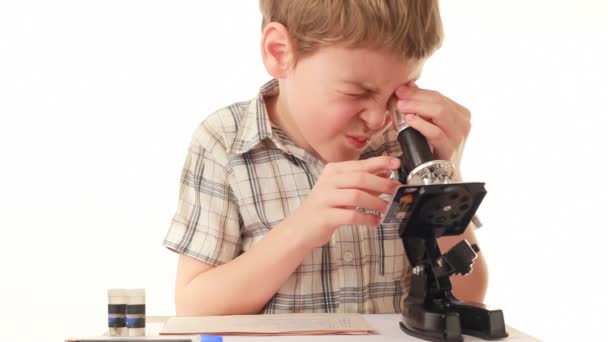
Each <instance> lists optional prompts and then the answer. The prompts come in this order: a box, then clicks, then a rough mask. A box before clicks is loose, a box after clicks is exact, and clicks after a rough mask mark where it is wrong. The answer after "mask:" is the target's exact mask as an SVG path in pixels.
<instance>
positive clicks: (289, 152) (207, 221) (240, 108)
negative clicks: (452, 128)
mask: <svg viewBox="0 0 608 342" xmlns="http://www.w3.org/2000/svg"><path fill="white" fill-rule="evenodd" d="M277 93H278V83H277V81H276V80H273V81H270V82H268V83H267V84H265V85H264V86H263V87H262V88H261V91H260V93H259V94H258V96H257V98H255V99H253V100H252V101H248V102H241V103H236V104H233V105H230V106H228V107H226V108H223V109H221V110H219V111H217V112H215V113H213V114H211V115H210V116H209V117H208V118H206V119H205V120H204V121H203V122H202V124H201V125H200V126H199V128H198V129H197V130H196V131H195V133H194V135H193V139H192V143H191V146H190V150H189V153H188V156H187V159H186V162H185V165H184V169H183V174H182V179H181V189H180V198H179V205H178V208H177V213H176V214H175V217H174V218H173V221H172V224H171V227H170V229H169V231H168V233H167V236H166V238H165V240H164V242H163V244H164V246H166V247H167V248H169V249H171V250H173V251H175V252H177V253H182V254H186V255H188V256H190V257H193V258H195V259H198V260H200V261H202V262H204V263H207V264H211V265H216V266H217V265H222V264H224V263H227V262H229V261H230V260H232V259H234V258H235V257H237V256H238V255H240V254H242V253H244V252H246V251H247V250H249V249H250V248H251V246H252V245H253V244H254V243H256V242H257V241H259V240H260V239H262V238H263V237H264V235H266V233H267V232H268V231H269V230H270V229H272V227H273V226H274V225H276V224H278V223H280V222H281V221H282V220H283V219H285V218H286V217H287V216H289V215H290V213H291V212H293V211H294V210H295V209H296V208H298V207H299V206H300V205H301V204H302V201H303V200H304V199H305V198H306V196H307V195H308V194H309V192H310V191H311V189H312V187H313V186H314V184H315V182H316V180H317V179H318V177H319V176H320V174H321V171H322V170H323V167H324V164H323V163H322V162H321V161H319V160H318V159H317V158H316V157H314V156H312V155H311V154H310V153H308V152H306V151H304V150H303V149H301V148H299V147H298V146H296V145H295V144H294V143H293V142H291V141H290V140H289V138H288V137H287V135H286V134H285V133H284V132H283V131H281V130H280V129H279V128H277V127H274V126H273V125H272V123H271V121H270V119H269V117H268V113H267V111H266V106H265V104H264V96H265V95H276V94H277ZM394 137H395V131H394V130H391V129H389V130H387V132H385V133H384V134H383V135H381V136H378V137H376V138H375V139H374V140H372V141H371V143H370V146H369V147H368V149H367V150H365V151H364V153H363V154H362V156H361V159H366V158H370V157H374V156H379V155H393V156H397V155H399V154H400V153H401V150H400V148H399V147H398V145H397V143H396V142H395V138H394ZM410 274H411V267H410V265H409V263H408V261H407V258H406V256H405V254H404V249H403V245H402V242H401V239H400V238H399V235H398V223H390V224H386V223H385V224H383V225H382V226H381V227H379V228H377V229H374V228H370V227H367V226H350V225H345V226H341V227H339V228H338V229H337V230H336V231H335V233H334V234H333V236H332V238H331V241H329V242H328V243H327V244H326V245H325V246H323V247H319V248H315V249H314V250H312V251H311V252H310V253H309V254H308V255H307V256H306V257H305V258H304V260H303V261H302V263H301V264H300V265H299V267H298V268H297V269H296V270H295V272H293V274H292V275H291V276H290V277H289V279H288V280H287V281H286V282H285V283H284V284H283V286H282V287H281V288H280V289H279V290H278V292H277V293H276V294H275V295H274V296H273V297H272V299H271V300H270V301H269V302H268V303H267V305H266V307H265V309H264V312H266V313H290V312H359V313H394V312H401V307H402V303H403V299H404V298H405V296H406V295H407V293H408V287H409V283H410V282H409V275H410ZM243 281H246V279H243Z"/></svg>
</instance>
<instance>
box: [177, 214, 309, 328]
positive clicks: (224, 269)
mask: <svg viewBox="0 0 608 342" xmlns="http://www.w3.org/2000/svg"><path fill="white" fill-rule="evenodd" d="M285 222H286V221H284V223H285ZM309 252H310V250H309V249H307V248H305V247H302V246H301V245H300V244H299V243H298V241H297V239H295V238H294V236H293V234H292V233H291V231H290V230H289V227H286V226H285V225H283V223H282V224H279V225H277V226H275V227H274V228H273V229H271V231H270V232H269V233H268V234H267V235H266V236H265V237H264V238H263V239H262V240H260V241H259V242H257V243H256V244H254V245H253V246H252V248H251V249H250V250H249V251H247V252H246V253H244V254H242V255H240V256H239V257H237V258H236V259H234V260H232V261H230V262H228V263H226V264H224V265H221V266H218V267H215V268H213V269H210V270H209V271H206V272H203V273H201V274H199V275H198V276H196V277H195V278H194V279H192V281H190V282H189V283H188V284H187V285H185V286H183V288H181V289H179V290H178V291H177V293H176V311H177V314H178V315H180V316H202V315H236V314H256V313H259V312H260V311H261V310H262V309H263V308H264V306H265V305H266V303H267V302H268V301H269V300H270V299H271V298H272V296H273V295H274V294H275V293H276V292H277V291H278V290H279V288H280V287H281V286H282V285H283V284H284V282H285V281H287V279H288V278H289V276H290V275H291V274H292V273H293V272H294V271H295V270H296V268H297V267H298V265H299V264H300V263H301V262H302V260H303V259H304V257H305V256H306V254H307V253H309Z"/></svg>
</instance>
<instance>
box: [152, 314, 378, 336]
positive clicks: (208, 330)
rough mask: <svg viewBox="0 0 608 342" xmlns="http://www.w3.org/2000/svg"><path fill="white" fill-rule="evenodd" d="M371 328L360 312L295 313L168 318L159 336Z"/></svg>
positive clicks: (308, 332) (340, 332)
mask: <svg viewBox="0 0 608 342" xmlns="http://www.w3.org/2000/svg"><path fill="white" fill-rule="evenodd" d="M375 333H376V332H375V331H374V329H373V328H372V327H371V326H370V325H369V324H368V323H367V322H366V321H365V319H364V318H363V316H361V315H360V314H333V313H296V314H270V315H240V316H202V317H170V318H169V320H167V322H166V323H165V326H164V327H163V329H162V330H161V332H160V334H161V335H178V334H216V335H330V334H331V335H334V334H336V335H343V334H344V335H365V334H375Z"/></svg>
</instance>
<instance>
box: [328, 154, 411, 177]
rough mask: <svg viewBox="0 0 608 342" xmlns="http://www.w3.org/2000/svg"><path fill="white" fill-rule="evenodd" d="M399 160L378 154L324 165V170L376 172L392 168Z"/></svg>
mask: <svg viewBox="0 0 608 342" xmlns="http://www.w3.org/2000/svg"><path fill="white" fill-rule="evenodd" d="M400 164H401V162H400V161H399V159H398V158H395V157H390V156H379V157H373V158H369V159H363V160H352V161H345V162H339V163H329V164H327V165H325V169H324V170H323V171H324V172H329V173H333V174H338V173H345V172H368V173H376V172H380V171H383V170H394V169H396V168H398V167H399V165H400Z"/></svg>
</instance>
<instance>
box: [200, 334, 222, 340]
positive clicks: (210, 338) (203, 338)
mask: <svg viewBox="0 0 608 342" xmlns="http://www.w3.org/2000/svg"><path fill="white" fill-rule="evenodd" d="M223 341H224V338H223V337H222V336H217V335H201V340H200V342H223Z"/></svg>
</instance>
